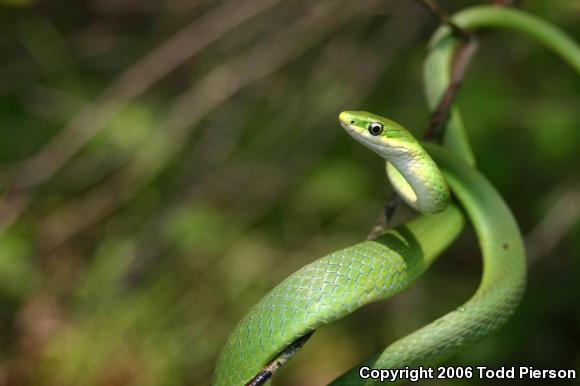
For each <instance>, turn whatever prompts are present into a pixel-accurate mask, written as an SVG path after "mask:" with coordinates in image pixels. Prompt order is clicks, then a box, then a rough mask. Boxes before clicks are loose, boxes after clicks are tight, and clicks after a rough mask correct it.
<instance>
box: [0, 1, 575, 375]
mask: <svg viewBox="0 0 580 386" xmlns="http://www.w3.org/2000/svg"><path fill="white" fill-rule="evenodd" d="M482 2H483V1H441V4H442V5H443V6H444V8H445V9H446V10H448V11H449V12H453V11H456V10H458V9H460V8H461V7H464V6H466V5H469V4H476V3H477V4H478V3H482ZM521 7H522V8H524V9H526V10H528V11H529V12H532V13H535V14H538V15H541V16H543V17H545V18H546V19H548V20H551V21H553V22H555V23H557V24H558V25H560V26H561V27H562V28H563V29H564V30H565V31H567V32H569V33H570V34H571V35H572V36H575V37H576V38H577V39H578V38H580V3H579V2H578V1H574V0H558V1H545V0H528V1H523V2H521ZM0 17H1V23H0V25H1V27H0V28H1V34H0V55H1V56H0V58H1V59H0V119H1V121H0V127H1V131H0V163H1V164H0V183H1V189H2V207H1V209H0V224H1V236H0V352H1V360H0V385H115V386H116V385H203V384H207V383H208V382H209V378H210V376H211V372H212V368H213V364H214V362H215V360H216V357H217V355H218V353H219V350H220V348H221V346H222V344H223V343H224V341H225V339H226V337H227V335H228V334H229V333H230V332H231V331H232V330H233V328H234V326H235V324H236V322H237V321H238V320H239V319H240V318H241V317H242V316H243V315H244V314H245V313H246V312H247V311H248V309H249V308H250V307H251V306H252V305H253V304H254V303H255V302H256V301H257V300H258V299H260V297H261V296H263V295H264V294H265V293H266V292H267V291H268V290H270V289H271V288H272V287H273V286H274V285H275V284H276V283H278V282H279V281H280V280H282V279H283V278H285V277H286V276H288V275H289V274H290V273H291V272H293V271H295V270H296V269H297V268H299V267H301V266H302V265H304V264H306V263H308V262H310V261H312V260H313V259H314V258H316V257H319V256H322V255H324V254H326V253H328V252H330V251H333V250H336V249H339V248H342V247H345V246H347V245H350V244H353V243H356V242H358V241H359V240H361V239H363V238H365V237H366V235H367V233H368V231H369V229H370V228H371V227H372V225H373V224H374V222H375V220H376V218H377V216H378V215H379V213H380V212H381V210H382V206H383V204H384V202H385V200H386V197H387V191H388V187H387V182H386V179H385V176H384V171H383V166H382V162H381V161H380V160H379V159H378V158H377V157H376V156H374V155H373V154H371V152H369V151H368V150H366V149H364V148H363V147H362V146H360V145H358V144H356V143H355V142H354V141H352V140H351V139H350V138H348V137H347V136H346V135H345V134H344V132H343V130H342V129H341V128H340V127H339V126H338V124H337V114H338V112H339V111H341V110H343V109H359V108H364V109H366V110H370V111H374V112H377V113H380V114H383V115H387V116H390V117H392V118H393V119H396V120H398V121H400V122H402V123H404V124H405V125H406V126H407V127H410V128H413V129H414V130H415V132H416V133H420V132H421V131H422V130H423V129H424V128H425V126H426V124H427V121H428V111H427V108H426V105H425V102H424V99H423V94H422V85H421V65H422V60H423V58H424V56H425V53H426V43H427V41H428V38H429V36H430V34H431V33H432V32H433V31H434V29H435V28H436V26H437V23H436V21H435V20H434V19H433V18H432V17H431V16H430V15H428V14H427V13H426V11H425V10H424V9H423V8H422V7H420V6H419V5H417V4H416V3H415V2H413V1H397V0H393V1H387V0H380V1H379V0H364V1H347V0H324V1H316V2H312V1H307V0H293V1H281V0H243V1H240V0H227V1H209V0H202V1H196V0H164V1H154V0H146V1H144V0H89V1H68V2H62V1H55V0H47V1H40V0H38V1H30V0H28V1H27V0H10V1H8V0H3V1H1V2H0ZM459 103H460V105H461V107H462V108H463V110H464V113H465V118H466V121H467V125H468V128H469V134H470V137H471V139H472V140H473V143H474V147H475V151H476V153H477V156H478V160H479V165H480V168H481V170H482V171H483V172H484V173H485V174H486V175H487V176H488V177H489V178H490V179H491V181H492V182H493V183H494V184H495V185H496V186H497V188H498V189H499V191H500V192H501V193H502V194H503V195H504V197H505V198H506V200H507V201H508V203H509V204H510V205H511V207H512V209H513V211H514V213H515V215H516V217H517V219H518V221H519V223H520V226H521V228H522V231H523V233H524V234H525V236H526V240H527V245H528V251H529V255H530V260H531V261H532V263H531V267H530V277H529V286H528V290H527V292H526V295H525V298H524V300H523V303H522V305H521V307H520V308H519V310H518V312H517V313H516V315H515V316H514V318H513V319H512V320H511V321H510V322H509V324H508V325H507V326H506V327H505V328H504V329H503V330H502V331H501V332H500V333H499V334H497V335H495V336H493V337H491V338H489V339H486V340H485V341H484V342H482V343H480V344H478V345H476V346H475V347H473V348H471V349H469V350H467V351H465V352H464V353H462V354H460V355H459V356H458V357H456V358H454V359H453V360H451V361H449V363H453V364H462V365H481V364H485V365H488V366H502V365H506V366H511V365H520V364H521V365H530V366H535V367H540V368H541V367H544V368H575V369H579V368H580V351H579V347H580V344H579V342H580V308H579V306H578V305H579V304H580V259H578V255H579V250H580V227H579V226H578V217H579V212H580V208H579V206H580V204H579V202H580V198H579V197H580V185H579V183H580V175H579V172H578V166H579V164H578V159H579V156H578V154H579V153H580V130H578V128H579V127H580V80H579V78H578V76H577V75H576V74H575V73H574V72H573V71H572V70H571V69H569V68H568V67H567V66H566V65H565V64H563V63H561V62H560V61H559V60H558V59H556V58H555V57H553V56H552V55H551V54H549V53H547V52H546V51H544V49H542V48H541V47H539V46H537V45H536V44H535V43H533V42H529V41H528V40H526V39H525V38H522V37H521V36H517V35H513V34H509V33H503V32H493V33H490V34H484V35H483V36H482V39H481V46H480V52H479V53H478V55H477V56H476V58H475V60H474V62H473V64H472V66H471V68H470V71H469V73H468V76H467V78H466V81H465V83H464V86H463V88H462V90H461V92H460V95H459ZM409 216H410V212H409V211H406V210H404V209H402V210H399V211H398V213H397V217H396V219H395V221H396V222H400V221H403V220H404V219H406V218H408V217H409ZM480 269H481V266H480V256H479V252H478V246H477V241H476V239H475V238H474V236H473V234H472V232H471V231H470V230H466V232H464V235H463V237H461V238H460V239H459V240H458V242H456V243H455V244H454V246H453V247H452V248H451V249H450V250H449V251H448V252H447V253H446V254H445V255H444V256H442V257H441V258H440V259H439V261H438V262H437V263H436V264H435V265H434V266H433V267H432V269H430V270H429V272H428V273H427V274H426V275H425V277H424V278H423V279H421V280H420V281H419V282H418V283H417V284H416V285H415V286H414V287H412V288H411V289H410V290H409V291H407V292H406V293H404V294H402V295H400V296H398V297H396V298H394V299H392V300H390V301H387V302H384V303H381V304H376V305H372V306H369V307H365V308H364V309H362V310H360V311H358V312H356V313H355V314H354V315H351V316H350V317H348V318H346V319H344V320H341V321H339V322H338V323H335V324H333V325H331V326H329V327H327V328H324V329H322V330H321V331H319V332H318V333H317V334H315V335H314V337H313V338H312V339H311V341H310V342H309V343H308V344H307V345H306V347H305V348H304V349H303V351H302V352H301V353H300V354H299V355H298V356H297V357H296V358H295V359H294V360H293V361H292V362H291V363H290V364H289V365H288V366H287V368H285V369H284V370H283V371H282V372H281V374H280V376H279V377H278V379H277V381H278V382H277V384H279V385H291V384H294V385H318V384H321V383H323V382H325V381H328V380H330V379H332V378H333V377H334V376H336V375H337V374H339V373H341V372H342V371H344V370H345V369H347V368H349V367H350V366H353V365H354V364H356V363H358V362H359V361H360V360H362V359H364V358H366V357H367V356H369V355H371V354H372V353H374V352H376V351H378V350H379V349H380V348H382V347H384V346H385V345H386V344H387V343H388V342H390V341H392V340H394V339H396V338H397V337H400V336H402V335H404V334H406V333H408V332H409V331H412V330H414V329H416V328H417V327H419V326H421V325H423V324H425V323H427V322H428V321H430V320H433V319H434V318H435V317H437V316H439V315H441V314H443V313H445V312H447V311H448V310H451V309H453V308H454V307H456V306H457V305H458V304H460V303H461V302H462V301H464V300H465V299H467V297H468V296H469V295H470V294H471V293H472V292H473V291H474V290H475V288H476V286H477V284H478V280H479V277H480ZM442 383H443V382H440V383H439V384H442ZM452 383H453V384H460V383H462V382H461V381H455V382H449V384H452ZM466 383H468V384H479V383H480V381H476V380H472V381H469V382H466Z"/></svg>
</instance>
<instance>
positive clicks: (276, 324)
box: [212, 7, 580, 386]
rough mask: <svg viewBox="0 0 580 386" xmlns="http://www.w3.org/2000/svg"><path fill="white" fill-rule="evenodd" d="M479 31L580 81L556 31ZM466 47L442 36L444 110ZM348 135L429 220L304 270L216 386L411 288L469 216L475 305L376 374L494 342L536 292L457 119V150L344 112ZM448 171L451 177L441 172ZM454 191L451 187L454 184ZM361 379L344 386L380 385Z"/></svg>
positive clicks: (470, 23) (222, 362)
mask: <svg viewBox="0 0 580 386" xmlns="http://www.w3.org/2000/svg"><path fill="white" fill-rule="evenodd" d="M453 20H454V22H455V23H456V24H457V25H459V26H460V27H462V28H465V29H467V30H476V29H480V28H486V27H492V28H498V27H501V28H508V29H514V30H518V31H521V32H523V33H525V34H526V35H528V36H530V37H532V38H534V39H536V40H538V41H540V42H541V43H543V44H544V45H546V46H547V47H548V48H550V49H552V50H553V51H554V52H556V53H557V54H559V55H560V56H561V57H562V58H563V59H565V60H566V61H567V62H568V63H569V64H571V65H572V67H573V68H574V69H576V70H577V71H578V72H580V48H579V47H578V46H577V45H576V44H575V43H574V41H573V40H572V39H570V38H569V37H568V36H566V35H565V34H563V33H562V32H560V31H559V30H558V29H557V28H556V27H553V26H551V25H550V24H548V23H546V22H544V21H542V20H540V19H538V18H536V17H534V16H531V15H527V14H525V13H523V12H520V11H516V10H511V9H505V8H498V7H474V8H471V9H467V10H465V11H462V12H460V13H459V14H457V15H456V16H454V17H453ZM456 44H457V39H456V38H455V37H453V35H451V33H450V31H449V29H448V28H446V27H443V28H441V29H440V30H439V31H438V32H437V33H436V34H435V36H434V38H433V40H432V42H431V45H430V54H429V57H428V59H427V60H426V66H425V85H426V92H427V99H428V102H429V105H430V107H431V108H432V109H433V108H434V107H435V106H436V105H437V103H438V101H439V99H440V98H441V96H442V93H443V91H444V89H445V88H446V87H447V85H448V84H449V80H450V76H449V74H450V68H451V61H452V53H453V51H454V47H455V46H456ZM339 120H340V121H341V124H342V125H343V127H345V129H346V130H347V132H348V133H349V134H350V135H351V136H353V137H354V138H355V139H357V140H358V141H359V142H361V143H362V144H363V145H365V146H367V147H369V148H370V149H371V150H373V151H375V152H376V153H378V154H380V155H381V156H383V157H384V158H385V159H387V170H388V172H389V178H390V179H391V182H392V183H393V185H394V187H395V189H396V190H397V191H398V192H399V194H401V195H402V197H403V198H404V199H405V201H406V202H407V203H408V204H409V205H411V206H412V207H414V208H416V209H417V210H419V211H420V212H422V213H435V214H431V215H424V216H420V217H418V218H416V219H414V220H412V221H410V222H408V223H407V224H405V225H403V226H400V227H397V228H394V229H390V230H387V231H386V232H385V233H384V234H382V235H381V236H379V237H378V238H377V239H375V240H370V241H364V242H362V243H359V244H356V245H353V246H350V247H347V248H345V249H343V250H340V251H337V252H334V253H332V254H330V255H327V256H325V257H322V258H320V259H318V260H316V261H314V262H313V263H311V264H308V265H306V266H305V267H303V268H301V269H300V270H298V271H297V272H295V273H294V274H292V275H291V276H290V277H288V278H287V279H286V280H284V281H283V282H282V283H280V284H279V285H278V286H277V287H276V288H274V289H273V290H272V291H271V292H270V293H269V294H267V295H266V296H265V297H264V298H263V299H262V300H261V301H260V302H259V303H258V304H257V305H256V306H254V307H253V308H252V309H251V310H250V312H249V314H248V315H247V316H246V317H245V318H243V319H242V320H241V321H240V322H239V324H238V326H237V327H236V329H235V331H234V332H233V333H232V334H231V335H230V337H229V339H228V341H227V343H226V345H225V346H224V349H223V351H222V353H221V355H220V358H219V359H218V362H217V365H216V370H215V372H214V376H213V379H212V384H213V385H215V386H222V385H225V386H237V385H244V384H246V383H247V382H249V381H250V380H252V379H253V378H254V377H255V376H256V375H257V374H260V371H261V370H262V369H263V367H264V366H265V365H266V364H268V363H269V362H270V361H272V360H273V359H274V358H276V357H277V355H278V354H279V353H280V352H282V351H283V350H284V349H285V348H286V347H287V346H288V345H290V344H292V343H293V342H295V341H296V340H297V339H300V338H301V337H304V336H305V335H307V334H308V333H310V332H312V331H313V330H315V329H317V328H319V327H320V326H322V325H324V324H327V323H330V322H332V321H334V320H337V319H340V318H342V317H343V316H345V315H347V314H349V313H351V312H353V311H354V310H355V309H357V308H359V307H361V306H363V305H365V304H368V303H370V302H375V301H378V300H382V299H385V298H387V297H390V296H392V295H394V294H396V293H399V292H401V291H402V290H404V289H405V288H407V287H409V286H410V285H411V284H412V283H413V281H414V280H415V279H416V278H417V277H418V276H419V275H421V274H422V273H423V272H424V271H425V270H426V269H427V268H428V267H429V265H430V264H431V263H432V262H433V261H434V259H435V258H436V257H437V256H438V255H439V254H440V253H441V252H442V251H443V250H444V249H445V248H446V247H447V246H448V245H449V244H450V243H451V242H452V241H453V240H454V239H455V238H456V236H457V235H458V234H459V232H460V231H461V229H462V227H463V225H464V223H463V214H462V213H461V211H460V210H459V209H458V207H457V206H456V205H455V203H454V202H451V203H450V204H449V205H447V204H448V201H449V190H448V188H447V185H448V186H449V188H450V190H451V193H452V194H453V196H454V197H455V198H456V199H457V201H458V202H459V204H460V205H461V206H462V208H463V210H464V211H465V213H466V214H467V216H468V217H469V219H470V221H471V223H472V225H473V227H474V229H475V231H476V234H477V237H478V240H479V243H480V247H481V252H482V255H483V262H484V263H483V276H482V280H481V283H480V286H479V288H478V290H477V292H476V293H475V294H474V295H473V296H472V297H471V299H469V301H467V302H466V303H465V304H463V305H462V306H460V307H459V308H457V309H456V310H454V311H452V312H450V313H448V314H446V315H444V316H442V317H441V318H439V319H437V320H436V321H434V322H432V323H430V324H428V325H427V326H424V327H423V328H421V329H419V330H417V331H415V332H413V333H411V334H409V335H407V336H406V337H403V338H401V339H400V340H398V341H396V342H394V343H392V344H391V345H390V346H388V347H387V348H386V349H385V350H384V351H383V352H382V353H381V354H379V355H377V356H376V357H374V358H371V359H369V360H368V361H367V362H365V363H364V365H365V366H369V367H370V368H392V369H393V368H404V367H405V366H410V367H413V366H429V365H433V364H436V363H438V362H440V361H442V360H444V359H445V358H448V357H449V356H450V355H452V354H454V353H456V352H458V351H459V350H461V349H463V348H465V347H466V346H468V345H469V344H472V343H474V342H476V341H478V340H480V339H482V338H483V337H485V336H487V335H489V334H490V333H491V332H493V331H495V330H496V329H497V328H498V327H499V326H501V325H502V324H503V323H504V322H505V321H506V320H507V319H508V318H509V317H510V315H511V314H512V313H513V311H514V309H515V307H516V306H517V304H518V302H519V300H520V298H521V295H522V291H523V288H524V283H525V256H524V250H523V244H522V239H521V235H520V232H519V230H518V227H517V224H516V222H515V220H514V218H513V216H512V214H511V212H510V210H509V208H508V207H507V205H506V204H505V203H504V201H503V200H502V198H501V196H500V195H499V194H498V193H497V191H496V190H495V189H494V188H493V186H492V185H491V184H490V183H489V182H488V181H487V180H486V179H485V177H484V176H483V175H481V174H480V173H479V172H478V171H477V170H475V169H474V168H473V166H472V165H473V164H474V157H473V152H472V150H471V147H470V145H469V142H468V141H467V136H466V133H465V129H464V126H463V122H462V120H461V116H460V114H459V111H458V110H457V108H454V109H453V110H452V114H451V117H450V120H449V122H448V124H447V128H446V131H445V138H444V144H445V147H446V149H444V148H441V147H438V146H435V145H430V144H425V147H424V148H423V147H422V146H421V145H420V144H419V143H418V142H417V141H416V140H415V139H414V138H413V137H412V136H411V134H410V133H409V132H408V131H407V130H406V129H404V128H403V127H402V126H400V125H398V124H396V123H395V122H393V121H390V120H388V119H386V118H382V117H380V116H377V115H374V114H370V113H366V112H344V113H342V114H341V115H340V118H339ZM439 169H441V171H442V173H441V172H440V171H439ZM445 181H447V183H446V182H445ZM358 368H359V367H355V368H354V369H353V370H351V371H350V372H347V373H346V374H344V375H343V376H341V377H340V378H338V379H337V380H336V381H334V382H333V384H336V385H361V384H373V383H374V382H375V381H373V380H362V379H360V378H359V376H358V371H357V370H358Z"/></svg>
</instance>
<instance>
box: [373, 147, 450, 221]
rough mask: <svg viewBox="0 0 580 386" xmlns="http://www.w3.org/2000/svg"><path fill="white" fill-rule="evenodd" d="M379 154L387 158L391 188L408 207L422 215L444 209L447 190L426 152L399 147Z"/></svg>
mask: <svg viewBox="0 0 580 386" xmlns="http://www.w3.org/2000/svg"><path fill="white" fill-rule="evenodd" d="M383 157H384V158H385V159H386V160H387V173H388V175H389V179H390V181H391V184H392V185H393V188H394V189H395V191H396V192H397V194H398V195H399V196H401V198H402V199H403V200H404V201H405V202H406V203H407V204H408V205H409V206H411V207H412V208H413V209H415V210H417V211H419V212H421V213H425V214H431V213H438V212H441V211H442V210H444V209H445V207H446V206H447V204H448V202H449V189H448V187H447V183H446V182H445V179H444V177H443V175H442V174H441V172H440V170H439V168H438V167H437V165H436V164H435V162H434V161H433V160H432V159H431V157H430V156H429V154H427V153H426V152H425V151H415V150H413V149H401V148H399V149H397V150H396V151H391V152H389V154H384V155H383Z"/></svg>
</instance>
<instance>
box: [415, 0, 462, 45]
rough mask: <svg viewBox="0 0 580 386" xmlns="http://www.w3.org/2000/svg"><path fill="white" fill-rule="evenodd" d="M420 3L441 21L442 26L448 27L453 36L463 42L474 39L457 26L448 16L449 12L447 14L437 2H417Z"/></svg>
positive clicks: (429, 0)
mask: <svg viewBox="0 0 580 386" xmlns="http://www.w3.org/2000/svg"><path fill="white" fill-rule="evenodd" d="M417 1H418V2H419V4H421V5H423V6H424V7H425V8H427V10H429V12H430V13H431V14H432V15H433V16H435V18H436V19H437V20H439V21H440V22H441V23H442V24H445V25H447V26H448V27H449V28H450V29H451V31H452V32H453V34H454V35H455V36H457V37H459V38H461V39H463V40H470V39H471V37H472V34H471V32H469V31H467V30H465V29H463V28H461V27H459V26H458V25H457V24H455V23H454V22H453V21H452V20H451V18H450V17H449V15H448V14H447V12H445V10H444V9H443V8H441V6H440V5H439V3H437V1H436V0H417Z"/></svg>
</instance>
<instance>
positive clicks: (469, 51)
mask: <svg viewBox="0 0 580 386" xmlns="http://www.w3.org/2000/svg"><path fill="white" fill-rule="evenodd" d="M476 51H477V39H476V38H475V37H473V38H471V39H470V40H467V41H464V42H462V43H461V44H460V45H459V47H458V48H457V51H456V53H455V57H454V60H453V66H452V68H453V69H452V71H451V81H450V82H449V86H447V89H445V92H444V93H443V96H442V97H441V100H440V101H439V104H438V105H437V107H436V108H435V110H433V112H432V113H431V119H430V120H429V125H428V126H427V130H426V131H425V135H424V138H425V139H426V140H435V141H437V140H439V139H440V137H441V134H442V133H443V127H444V126H445V123H446V122H447V119H448V118H449V114H450V111H451V106H452V105H453V101H454V100H455V97H456V95H457V91H458V90H459V86H460V85H461V82H463V78H464V77H465V73H466V71H467V68H468V66H469V63H470V61H471V58H472V57H473V55H474V54H475V52H476Z"/></svg>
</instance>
